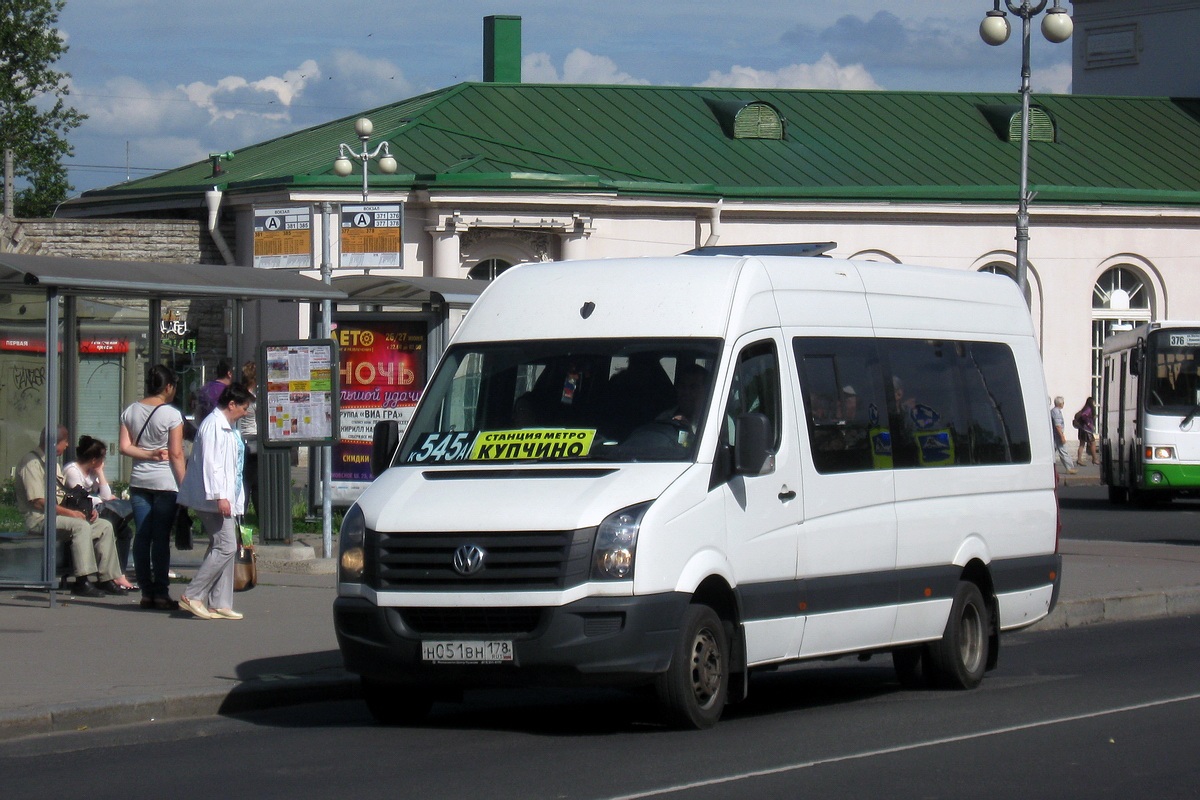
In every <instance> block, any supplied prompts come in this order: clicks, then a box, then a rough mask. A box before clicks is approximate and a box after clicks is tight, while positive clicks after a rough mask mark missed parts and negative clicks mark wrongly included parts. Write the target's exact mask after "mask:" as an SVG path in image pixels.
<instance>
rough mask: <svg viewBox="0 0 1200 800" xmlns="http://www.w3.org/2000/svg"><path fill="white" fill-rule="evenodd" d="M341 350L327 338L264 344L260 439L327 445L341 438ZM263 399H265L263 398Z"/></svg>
mask: <svg viewBox="0 0 1200 800" xmlns="http://www.w3.org/2000/svg"><path fill="white" fill-rule="evenodd" d="M336 363H337V348H336V346H335V345H334V343H333V342H332V341H330V340H328V339H316V340H313V339H305V340H301V341H292V342H265V343H264V344H263V345H262V365H261V369H260V372H261V374H263V375H266V381H265V385H266V389H267V391H266V396H265V398H264V397H263V394H262V392H261V391H260V393H259V401H258V414H259V417H258V436H259V442H260V443H262V444H265V445H266V446H268V447H295V446H298V445H317V446H319V445H327V444H332V443H333V442H334V439H335V437H336V436H337V417H336V411H337V373H336V372H335V371H334V367H335V364H336ZM264 400H265V402H264Z"/></svg>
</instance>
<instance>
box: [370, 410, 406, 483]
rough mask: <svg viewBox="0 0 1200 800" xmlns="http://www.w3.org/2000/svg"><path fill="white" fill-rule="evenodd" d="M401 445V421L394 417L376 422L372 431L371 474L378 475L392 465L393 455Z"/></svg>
mask: <svg viewBox="0 0 1200 800" xmlns="http://www.w3.org/2000/svg"><path fill="white" fill-rule="evenodd" d="M399 446H400V423H398V422H396V420H394V419H387V420H384V421H383V422H376V423H375V429H374V430H373V431H372V432H371V476H372V477H378V476H379V475H381V474H383V472H384V470H386V469H387V468H388V467H390V466H391V465H392V456H393V455H395V454H396V448H397V447H399Z"/></svg>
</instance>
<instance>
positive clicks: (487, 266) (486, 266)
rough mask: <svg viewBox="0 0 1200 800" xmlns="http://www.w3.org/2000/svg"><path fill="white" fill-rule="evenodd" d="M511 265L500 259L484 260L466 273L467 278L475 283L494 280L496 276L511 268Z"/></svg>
mask: <svg viewBox="0 0 1200 800" xmlns="http://www.w3.org/2000/svg"><path fill="white" fill-rule="evenodd" d="M511 266H512V264H510V263H509V262H507V261H505V260H504V259H502V258H485V259H484V260H483V261H480V262H479V263H478V264H476V265H475V266H473V267H471V271H470V272H468V273H467V277H468V278H471V279H472V280H477V281H490V280H495V278H496V276H497V275H499V274H500V273H501V272H504V270H506V269H508V268H509V267H511Z"/></svg>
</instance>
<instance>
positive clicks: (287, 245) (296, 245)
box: [254, 206, 313, 269]
mask: <svg viewBox="0 0 1200 800" xmlns="http://www.w3.org/2000/svg"><path fill="white" fill-rule="evenodd" d="M312 248H313V239H312V209H310V208H309V207H308V206H294V207H291V208H256V209H254V266H255V267H257V268H259V269H309V268H311V267H312V262H313V259H312Z"/></svg>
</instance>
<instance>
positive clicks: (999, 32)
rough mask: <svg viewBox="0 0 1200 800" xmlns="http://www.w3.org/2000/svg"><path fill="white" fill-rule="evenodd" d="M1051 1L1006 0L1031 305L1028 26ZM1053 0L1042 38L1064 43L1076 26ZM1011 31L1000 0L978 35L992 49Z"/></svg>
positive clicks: (1022, 249) (1020, 282)
mask: <svg viewBox="0 0 1200 800" xmlns="http://www.w3.org/2000/svg"><path fill="white" fill-rule="evenodd" d="M1047 2H1048V0H1037V2H1034V3H1030V0H1021V2H1020V3H1014V2H1013V0H1004V5H1005V6H1006V7H1007V8H1008V10H1009V11H1010V12H1012V13H1013V14H1016V15H1017V16H1018V17H1020V18H1021V177H1020V181H1021V185H1020V188H1019V190H1018V191H1019V197H1018V201H1017V286H1019V287H1020V289H1021V294H1023V295H1025V302H1026V303H1029V302H1030V293H1029V201H1031V200H1032V199H1033V196H1032V195H1031V194H1030V192H1029V91H1030V90H1029V72H1030V70H1029V23H1030V21H1031V20H1032V19H1033V18H1034V17H1036V16H1037V15H1038V14H1040V13H1042V10H1043V9H1045V8H1046V3H1047ZM1059 3H1060V0H1054V6H1053V7H1052V8H1050V9H1048V10H1047V11H1046V16H1045V17H1044V18H1043V19H1042V35H1043V36H1045V37H1046V39H1047V40H1048V41H1051V42H1053V43H1055V44H1061V43H1062V42H1065V41H1066V40H1067V39H1070V38H1071V31H1072V29H1073V28H1074V24H1073V23H1072V22H1071V17H1070V16H1069V15H1068V14H1067V10H1066V9H1065V8H1063V7H1062V6H1061V5H1059ZM1010 33H1011V28H1010V27H1009V24H1008V19H1007V15H1006V14H1005V13H1004V12H1003V11H1002V10H1001V9H1000V0H995V6H994V8H993V10H991V11H989V12H987V14H986V15H985V16H984V18H983V22H982V23H980V25H979V36H980V37H981V38H982V39H983V41H984V42H986V43H987V44H990V45H992V46H994V47H995V46H999V45H1002V44H1004V43H1005V42H1007V41H1008V36H1009V34H1010Z"/></svg>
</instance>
